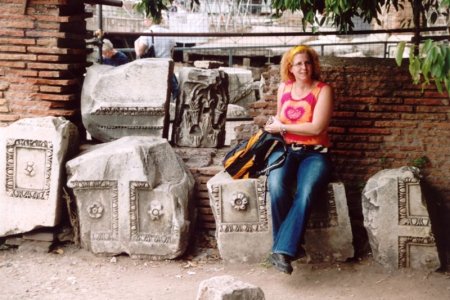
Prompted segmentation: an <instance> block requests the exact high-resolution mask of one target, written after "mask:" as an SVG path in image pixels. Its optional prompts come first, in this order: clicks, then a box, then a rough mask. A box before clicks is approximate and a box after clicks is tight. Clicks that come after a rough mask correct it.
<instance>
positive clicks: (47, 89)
mask: <svg viewBox="0 0 450 300" xmlns="http://www.w3.org/2000/svg"><path fill="white" fill-rule="evenodd" d="M71 90H73V88H72V87H70V86H50V85H41V86H40V87H39V92H43V93H66V92H69V91H71Z"/></svg>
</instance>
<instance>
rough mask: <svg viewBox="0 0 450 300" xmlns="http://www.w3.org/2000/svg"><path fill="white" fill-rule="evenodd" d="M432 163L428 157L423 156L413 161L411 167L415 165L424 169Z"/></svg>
mask: <svg viewBox="0 0 450 300" xmlns="http://www.w3.org/2000/svg"><path fill="white" fill-rule="evenodd" d="M429 163H430V160H429V159H428V157H426V156H421V157H418V158H415V159H413V160H411V165H413V166H414V167H416V168H419V169H423V168H424V167H426V165H428V164H429Z"/></svg>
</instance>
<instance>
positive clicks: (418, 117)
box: [401, 113, 447, 121]
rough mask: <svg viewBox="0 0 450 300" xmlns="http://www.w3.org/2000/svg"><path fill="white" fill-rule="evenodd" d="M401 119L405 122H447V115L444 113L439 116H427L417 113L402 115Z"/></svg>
mask: <svg viewBox="0 0 450 300" xmlns="http://www.w3.org/2000/svg"><path fill="white" fill-rule="evenodd" d="M401 118H402V119H403V120H419V121H420V120H429V121H430V120H433V121H444V120H447V115H446V114H443V113H439V114H437V113H436V114H425V113H416V114H406V113H404V114H402V116H401Z"/></svg>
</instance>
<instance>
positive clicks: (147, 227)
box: [130, 181, 178, 244]
mask: <svg viewBox="0 0 450 300" xmlns="http://www.w3.org/2000/svg"><path fill="white" fill-rule="evenodd" d="M171 203H173V201H172V199H171V197H170V196H169V195H168V194H167V193H166V192H163V191H159V190H154V189H152V188H151V186H150V185H149V184H148V183H147V182H140V181H132V182H130V238H131V240H132V241H140V242H150V243H162V244H167V243H171V242H172V240H173V241H177V240H178V238H177V237H175V236H173V234H174V233H173V232H172V231H173V230H172V228H173V227H174V226H173V224H172V222H173V221H172V219H173V208H172V207H171V206H169V204H171Z"/></svg>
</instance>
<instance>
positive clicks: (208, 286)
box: [196, 275, 265, 300]
mask: <svg viewBox="0 0 450 300" xmlns="http://www.w3.org/2000/svg"><path fill="white" fill-rule="evenodd" d="M244 299H245V300H264V299H265V296H264V292H263V291H262V289H261V288H260V287H257V286H255V285H253V284H250V283H247V282H243V281H241V280H239V279H237V278H235V277H233V276H230V275H223V276H215V277H211V278H209V279H206V280H203V281H202V282H200V286H199V289H198V293H197V298H196V300H244Z"/></svg>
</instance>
